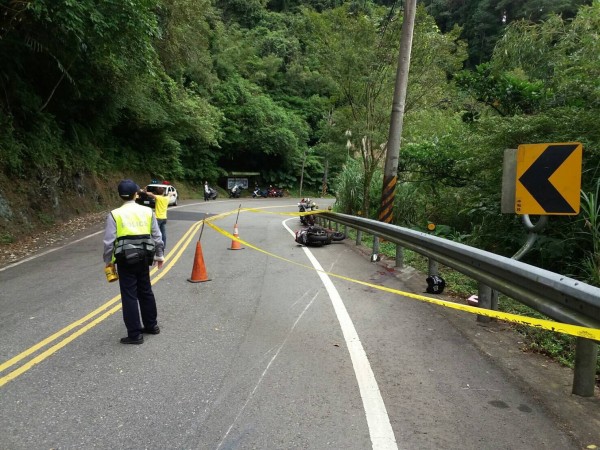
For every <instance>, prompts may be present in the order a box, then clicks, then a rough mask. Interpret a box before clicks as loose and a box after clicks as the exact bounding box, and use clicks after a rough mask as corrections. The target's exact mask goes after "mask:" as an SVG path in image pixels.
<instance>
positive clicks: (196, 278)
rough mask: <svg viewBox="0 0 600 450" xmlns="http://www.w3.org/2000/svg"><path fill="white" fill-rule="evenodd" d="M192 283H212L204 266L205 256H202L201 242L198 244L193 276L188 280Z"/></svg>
mask: <svg viewBox="0 0 600 450" xmlns="http://www.w3.org/2000/svg"><path fill="white" fill-rule="evenodd" d="M188 281H189V282H190V283H202V282H203V281H210V279H209V278H208V275H207V273H206V267H205V266H204V256H202V245H201V244H200V241H198V243H197V244H196V255H195V256H194V267H193V268H192V276H191V277H190V278H188Z"/></svg>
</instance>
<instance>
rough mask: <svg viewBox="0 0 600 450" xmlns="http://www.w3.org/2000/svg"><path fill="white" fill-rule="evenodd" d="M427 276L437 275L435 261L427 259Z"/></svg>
mask: <svg viewBox="0 0 600 450" xmlns="http://www.w3.org/2000/svg"><path fill="white" fill-rule="evenodd" d="M428 273H429V275H439V272H438V263H437V261H436V260H435V259H432V258H429V270H428Z"/></svg>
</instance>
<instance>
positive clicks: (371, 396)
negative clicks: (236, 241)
mask: <svg viewBox="0 0 600 450" xmlns="http://www.w3.org/2000/svg"><path fill="white" fill-rule="evenodd" d="M288 220H293V219H286V220H284V221H283V222H281V223H282V225H283V226H284V227H285V228H286V229H287V230H288V231H289V233H290V234H291V235H292V236H294V235H295V233H294V232H293V231H292V230H291V229H290V228H289V227H288V226H287V224H286V222H287V221H288ZM302 250H304V253H306V256H307V257H308V259H309V260H310V262H311V264H312V265H313V267H314V268H315V269H316V270H317V273H318V274H319V277H321V281H322V282H323V285H324V286H325V289H326V290H327V293H328V294H329V298H330V299H331V303H332V305H333V309H334V310H335V313H336V315H337V318H338V321H339V323H340V327H341V329H342V333H343V334H344V340H345V341H346V345H347V346H348V351H349V352H350V359H351V360H352V366H353V367H354V373H355V375H356V381H357V382H358V388H359V390H360V396H361V398H362V402H363V407H364V408H365V415H366V418H367V424H368V426H369V435H370V437H371V443H372V444H373V449H375V450H397V449H398V445H397V444H396V438H395V436H394V430H392V425H391V424H390V419H389V416H388V413H387V409H386V408H385V403H384V402H383V398H382V397H381V392H380V391H379V386H378V385H377V380H376V379H375V375H374V374H373V370H372V369H371V364H370V363H369V359H368V358H367V354H366V353H365V350H364V348H363V346H362V343H361V342H360V338H359V337H358V333H357V332H356V329H355V328H354V323H352V319H351V318H350V315H349V314H348V311H347V310H346V306H345V305H344V302H343V300H342V298H341V296H340V294H339V293H338V291H337V289H336V288H335V286H334V285H333V282H332V281H331V279H330V278H329V276H328V275H327V274H326V273H325V271H324V270H323V268H322V267H321V264H320V263H319V261H317V259H316V258H315V257H314V255H313V254H312V252H311V251H310V250H309V249H308V248H307V247H304V246H303V247H302Z"/></svg>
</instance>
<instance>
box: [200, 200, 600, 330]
mask: <svg viewBox="0 0 600 450" xmlns="http://www.w3.org/2000/svg"><path fill="white" fill-rule="evenodd" d="M241 211H250V212H261V213H265V211H261V210H258V209H242V210H241ZM271 214H282V213H271ZM300 214H302V213H283V214H282V215H293V216H297V215H300ZM226 215H229V214H226ZM223 216H224V215H222V214H221V215H220V216H219V217H223ZM216 218H217V217H210V218H209V219H206V220H205V223H206V225H208V226H209V227H211V228H212V229H213V230H215V231H216V232H218V233H220V234H222V235H223V236H225V237H227V238H228V239H233V240H236V241H238V242H240V243H241V244H243V245H245V246H246V247H249V248H252V249H254V250H256V251H258V252H261V253H264V254H265V255H268V256H271V257H273V258H277V259H280V260H282V261H285V262H288V263H290V264H295V265H297V266H300V267H303V268H305V269H309V270H317V269H315V268H313V267H312V266H308V265H306V264H301V263H297V262H295V261H292V260H289V259H286V258H284V257H282V256H279V255H276V254H274V253H271V252H268V251H266V250H263V249H261V248H258V247H256V246H254V245H252V244H250V243H249V242H247V241H244V240H242V239H240V238H239V237H234V236H233V235H232V234H231V233H228V232H227V231H225V230H223V229H222V228H219V227H218V226H216V225H215V224H213V223H212V221H213V220H214V219H216ZM318 272H322V273H325V274H327V275H329V276H331V277H335V278H339V279H341V280H346V281H350V282H351V283H356V284H361V285H363V286H368V287H371V288H373V289H378V290H380V291H385V292H390V293H392V294H396V295H402V296H404V297H408V298H412V299H415V300H420V301H423V302H427V303H433V304H434V305H438V306H444V307H446V308H452V309H457V310H459V311H465V312H468V313H471V314H477V315H480V316H487V317H493V318H495V319H500V320H504V321H506V322H512V323H517V324H521V325H527V326H530V327H535V328H542V329H544V330H549V331H555V332H557V333H564V334H570V335H572V336H577V337H581V338H586V339H592V340H600V329H597V328H588V327H582V326H579V325H569V324H566V323H560V322H554V321H552V320H545V319H536V318H534V317H527V316H519V315H517V314H511V313H505V312H500V311H494V310H491V309H484V308H477V307H474V306H469V305H461V304H459V303H453V302H449V301H446V300H438V299H436V298H431V297H426V296H424V295H419V294H413V293H411V292H404V291H399V290H397V289H392V288H388V287H385V286H379V285H376V284H372V283H367V282H366V281H360V280H355V279H353V278H348V277H345V276H343V275H338V274H335V273H332V272H326V271H324V270H323V271H320V270H319V271H318Z"/></svg>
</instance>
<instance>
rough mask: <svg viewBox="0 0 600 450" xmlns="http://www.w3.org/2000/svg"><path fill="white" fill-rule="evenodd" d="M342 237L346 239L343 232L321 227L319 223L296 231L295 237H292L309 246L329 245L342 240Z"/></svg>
mask: <svg viewBox="0 0 600 450" xmlns="http://www.w3.org/2000/svg"><path fill="white" fill-rule="evenodd" d="M344 239H346V235H345V234H344V233H342V232H340V231H334V230H330V229H329V228H323V227H322V226H319V225H311V226H309V227H307V228H303V229H302V230H298V231H296V237H295V238H294V240H295V241H296V242H297V243H298V244H301V245H306V246H311V247H320V246H322V245H329V244H331V243H332V242H337V241H343V240H344Z"/></svg>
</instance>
